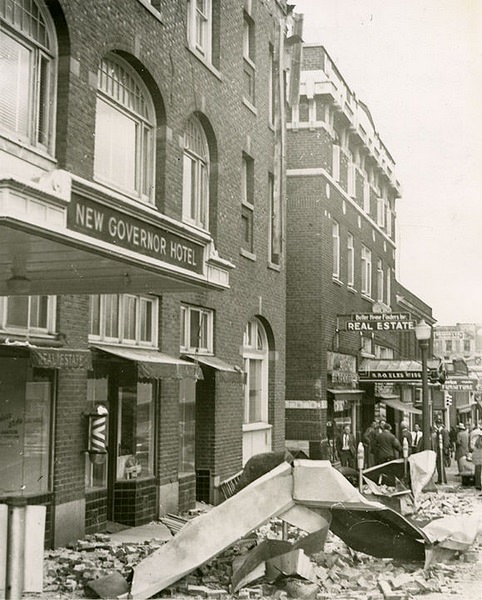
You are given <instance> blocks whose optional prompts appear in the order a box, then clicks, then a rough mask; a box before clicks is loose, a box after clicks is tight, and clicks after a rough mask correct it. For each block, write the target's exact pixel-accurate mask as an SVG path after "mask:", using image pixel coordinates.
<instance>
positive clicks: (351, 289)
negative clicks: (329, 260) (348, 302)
mask: <svg viewBox="0 0 482 600" xmlns="http://www.w3.org/2000/svg"><path fill="white" fill-rule="evenodd" d="M347 290H348V291H349V292H351V293H352V294H356V293H357V290H356V289H355V288H354V287H352V286H351V285H349V286H347Z"/></svg>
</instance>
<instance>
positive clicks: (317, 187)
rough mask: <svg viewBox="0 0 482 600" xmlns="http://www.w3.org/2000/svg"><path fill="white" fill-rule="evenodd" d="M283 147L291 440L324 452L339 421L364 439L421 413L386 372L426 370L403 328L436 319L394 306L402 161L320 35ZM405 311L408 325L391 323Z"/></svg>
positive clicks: (307, 58) (304, 61)
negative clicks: (373, 426) (378, 420)
mask: <svg viewBox="0 0 482 600" xmlns="http://www.w3.org/2000/svg"><path fill="white" fill-rule="evenodd" d="M287 145H288V158H287V167H288V168H287V215H288V217H287V248H288V250H287V252H288V264H287V347H286V356H287V363H286V365H287V366H286V440H287V445H288V446H289V447H294V448H299V449H302V450H304V451H305V452H307V453H308V454H309V455H310V456H311V457H318V456H319V454H320V442H321V441H322V440H324V439H331V440H333V438H334V436H335V435H336V432H337V431H338V430H339V429H340V426H341V425H342V424H346V423H349V424H350V425H351V426H352V428H353V429H354V432H356V433H357V434H358V436H360V435H361V433H362V432H363V431H364V430H365V428H366V427H367V426H368V425H369V423H370V422H371V421H372V420H373V418H374V417H383V418H387V419H389V420H390V421H391V422H392V424H393V425H394V426H398V424H399V422H400V420H402V419H403V418H409V417H410V415H416V414H419V413H420V411H419V410H418V409H416V408H415V407H414V405H413V401H414V400H415V396H416V394H415V389H416V388H415V386H414V385H413V384H407V385H399V384H397V383H395V382H394V380H393V378H392V379H391V378H390V374H393V372H394V371H398V373H396V374H395V376H399V375H400V374H401V372H402V371H407V370H410V368H414V369H418V370H421V366H420V364H419V363H418V362H416V359H417V358H419V356H418V354H417V347H416V340H415V336H414V332H413V331H410V329H404V327H407V328H408V327H409V326H410V323H411V324H413V323H414V319H416V320H417V321H418V320H419V319H421V318H424V319H425V320H426V321H427V322H428V323H433V318H432V311H431V309H430V307H428V306H427V305H425V304H424V303H423V302H421V301H419V300H418V299H417V298H416V297H415V296H414V295H413V294H410V298H411V300H412V306H411V308H410V310H409V311H408V309H407V307H406V306H405V307H400V306H399V304H398V299H399V297H401V294H400V293H399V289H398V286H399V284H398V283H397V281H396V279H395V268H396V238H395V232H396V226H395V214H396V201H397V199H398V198H399V197H400V186H399V183H398V181H397V180H396V178H395V175H394V161H393V158H392V156H391V155H390V152H389V151H388V149H387V148H386V147H385V145H384V144H383V142H382V140H381V138H380V136H379V134H378V132H377V129H376V127H375V124H374V122H373V119H372V116H371V114H370V112H369V110H368V108H367V107H366V105H364V104H363V103H362V102H361V101H359V100H358V99H357V97H356V95H355V93H354V92H353V91H352V90H351V89H350V88H349V87H348V85H347V84H346V82H345V81H344V79H343V77H342V75H341V74H340V73H339V71H338V69H337V67H336V66H335V64H334V63H333V61H332V60H331V58H330V56H329V54H328V53H327V52H326V50H325V49H324V48H323V47H322V46H320V45H318V44H306V45H303V47H302V58H301V75H300V90H299V98H298V100H297V102H295V103H293V106H292V110H291V111H290V113H289V114H288V117H287ZM407 294H409V292H408V291H407ZM399 311H400V312H407V311H408V312H409V317H410V322H407V323H403V322H401V323H390V320H389V317H390V315H391V314H392V315H393V314H394V313H396V312H399ZM357 315H358V317H359V318H360V319H361V318H362V317H363V316H366V315H370V316H369V317H367V318H369V319H372V321H370V322H369V323H368V324H367V323H366V322H356V319H357ZM387 315H388V316H387ZM377 319H378V320H379V322H378V325H380V326H381V327H378V325H377V323H376V320H377ZM412 362H413V364H412ZM374 371H377V372H383V373H382V374H381V375H380V377H382V376H384V379H383V381H384V383H383V384H382V383H377V382H376V381H375V380H374V378H373V372H374ZM402 388H403V389H402Z"/></svg>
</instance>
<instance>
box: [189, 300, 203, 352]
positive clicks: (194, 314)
mask: <svg viewBox="0 0 482 600" xmlns="http://www.w3.org/2000/svg"><path fill="white" fill-rule="evenodd" d="M200 327H201V313H200V312H199V311H198V310H194V309H191V323H190V334H191V339H190V344H189V345H190V347H191V348H198V347H199V337H200V334H201V330H200Z"/></svg>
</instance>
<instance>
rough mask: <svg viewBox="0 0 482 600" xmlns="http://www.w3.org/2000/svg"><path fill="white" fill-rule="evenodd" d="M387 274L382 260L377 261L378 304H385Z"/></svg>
mask: <svg viewBox="0 0 482 600" xmlns="http://www.w3.org/2000/svg"><path fill="white" fill-rule="evenodd" d="M384 288H385V273H384V270H383V262H382V259H381V258H379V259H378V260H377V302H383V301H384V299H385V296H384V294H385V289H384Z"/></svg>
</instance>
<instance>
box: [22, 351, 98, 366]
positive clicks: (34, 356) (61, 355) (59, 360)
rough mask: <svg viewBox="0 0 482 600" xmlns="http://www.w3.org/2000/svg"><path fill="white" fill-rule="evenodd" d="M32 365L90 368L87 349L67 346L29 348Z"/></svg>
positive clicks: (90, 362) (89, 357)
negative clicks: (72, 348)
mask: <svg viewBox="0 0 482 600" xmlns="http://www.w3.org/2000/svg"><path fill="white" fill-rule="evenodd" d="M30 357H31V358H30V360H31V363H32V366H34V367H39V368H41V369H86V370H89V369H92V355H91V353H90V351H89V350H70V349H67V348H30Z"/></svg>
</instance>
